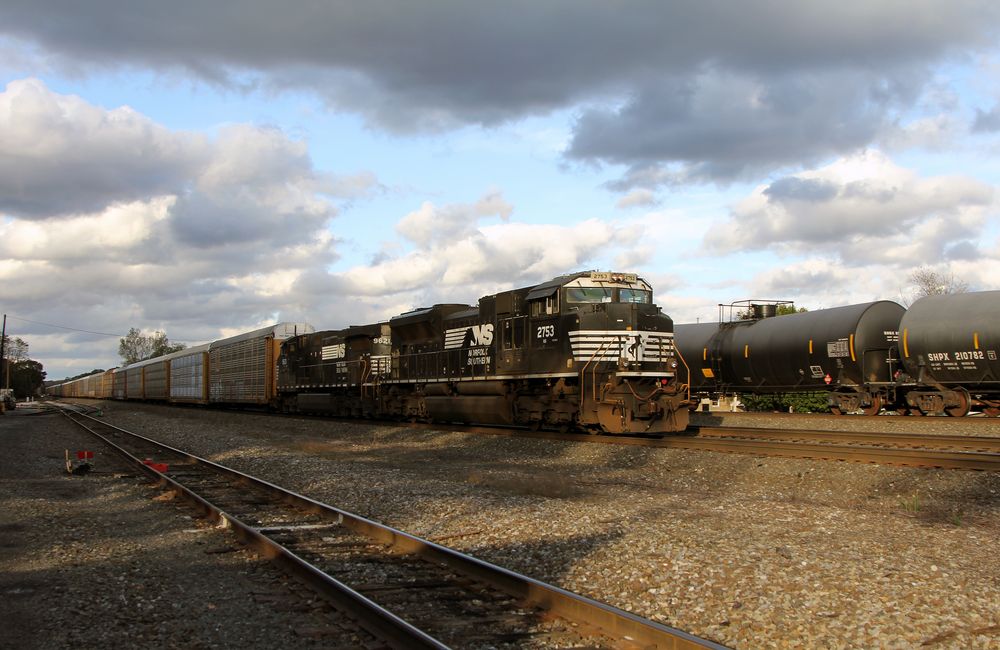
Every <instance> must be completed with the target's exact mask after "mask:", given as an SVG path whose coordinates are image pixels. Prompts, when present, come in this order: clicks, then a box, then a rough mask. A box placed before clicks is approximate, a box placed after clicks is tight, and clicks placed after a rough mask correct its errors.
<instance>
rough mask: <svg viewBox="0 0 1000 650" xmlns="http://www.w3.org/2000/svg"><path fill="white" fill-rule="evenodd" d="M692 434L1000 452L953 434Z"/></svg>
mask: <svg viewBox="0 0 1000 650" xmlns="http://www.w3.org/2000/svg"><path fill="white" fill-rule="evenodd" d="M688 430H689V431H692V432H694V433H697V434H698V435H699V436H711V437H714V438H757V439H768V440H789V441H791V440H803V439H804V440H809V441H818V440H829V441H833V442H846V441H851V442H858V443H864V444H872V445H885V444H892V445H905V446H907V447H935V448H948V447H959V448H963V449H979V450H983V451H992V452H1000V437H994V436H963V435H953V434H920V433H899V432H881V433H878V432H871V431H821V430H809V429H774V428H767V427H715V426H691V427H688Z"/></svg>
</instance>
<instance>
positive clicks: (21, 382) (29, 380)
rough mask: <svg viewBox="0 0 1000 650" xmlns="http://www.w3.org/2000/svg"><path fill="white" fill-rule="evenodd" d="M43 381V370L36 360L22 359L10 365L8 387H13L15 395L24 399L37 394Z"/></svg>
mask: <svg viewBox="0 0 1000 650" xmlns="http://www.w3.org/2000/svg"><path fill="white" fill-rule="evenodd" d="M44 383H45V370H44V369H43V366H42V364H40V363H38V362H37V361H33V360H31V359H24V360H23V361H18V362H17V363H14V364H12V365H11V369H10V387H11V388H12V389H14V396H15V397H18V398H21V399H24V398H26V397H33V396H35V395H38V393H39V389H40V388H41V387H42V385H43V384H44Z"/></svg>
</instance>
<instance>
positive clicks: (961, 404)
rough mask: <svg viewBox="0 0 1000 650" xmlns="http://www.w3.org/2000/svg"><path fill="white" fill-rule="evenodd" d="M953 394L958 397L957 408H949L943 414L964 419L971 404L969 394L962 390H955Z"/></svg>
mask: <svg viewBox="0 0 1000 650" xmlns="http://www.w3.org/2000/svg"><path fill="white" fill-rule="evenodd" d="M955 394H956V395H958V406H950V407H948V408H946V409H945V410H944V412H945V413H947V414H948V415H950V416H951V417H953V418H960V417H964V416H966V415H968V413H969V404H970V402H971V400H970V399H969V394H968V393H966V392H965V391H964V390H956V391H955Z"/></svg>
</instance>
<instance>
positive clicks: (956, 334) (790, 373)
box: [674, 291, 1000, 416]
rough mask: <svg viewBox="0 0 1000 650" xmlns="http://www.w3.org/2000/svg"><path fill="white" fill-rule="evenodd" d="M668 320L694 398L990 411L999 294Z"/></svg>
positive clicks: (996, 369)
mask: <svg viewBox="0 0 1000 650" xmlns="http://www.w3.org/2000/svg"><path fill="white" fill-rule="evenodd" d="M747 302H748V304H750V306H751V308H752V309H751V310H748V311H750V313H751V314H752V315H751V316H750V317H747V318H744V319H737V320H730V321H728V322H722V320H723V318H721V317H720V322H719V323H695V324H678V325H676V326H675V329H674V331H675V335H676V344H677V348H678V352H679V356H681V357H682V359H683V360H684V361H686V364H687V367H688V369H689V377H690V379H689V383H690V385H691V390H692V392H693V393H695V394H706V395H707V394H726V393H735V392H738V393H752V394H766V393H791V392H812V391H827V392H828V393H829V406H830V411H831V412H832V413H835V414H841V413H848V412H861V413H864V414H867V415H875V414H877V413H879V412H880V411H882V410H883V409H885V410H887V411H895V412H896V413H898V414H916V415H928V414H947V415H951V416H963V415H966V414H967V413H969V411H970V409H971V408H972V407H976V408H978V409H980V410H982V412H983V413H984V414H986V415H988V416H997V415H1000V361H998V354H1000V291H982V292H974V293H965V294H952V295H940V296H928V297H925V298H922V299H920V300H918V301H916V302H914V303H913V305H912V306H911V307H910V308H909V309H904V308H903V307H902V306H901V305H898V304H896V303H894V302H891V301H876V302H870V303H863V304H858V305H849V306H846V307H836V308H833V309H821V310H817V311H812V312H801V313H794V314H787V315H783V316H773V309H772V308H773V304H764V303H753V301H747Z"/></svg>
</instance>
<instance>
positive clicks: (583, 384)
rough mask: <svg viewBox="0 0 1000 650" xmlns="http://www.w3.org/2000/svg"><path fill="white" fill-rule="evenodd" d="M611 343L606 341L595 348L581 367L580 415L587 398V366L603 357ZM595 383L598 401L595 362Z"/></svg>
mask: <svg viewBox="0 0 1000 650" xmlns="http://www.w3.org/2000/svg"><path fill="white" fill-rule="evenodd" d="M610 345H611V341H605V342H604V343H602V344H601V347H599V348H597V350H595V351H594V353H593V354H592V355H590V359H588V360H587V363H585V364H584V365H583V368H581V369H580V417H581V418H582V417H583V405H584V403H585V401H586V400H584V399H583V397H584V395H585V392H586V390H587V368H589V367H590V364H591V363H593V362H594V359H596V358H597V357H598V356H601V357H603V356H604V351H605V350H606V349H607V348H608V347H609V346H610ZM593 385H594V401H595V402H596V401H597V364H594V380H593Z"/></svg>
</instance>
